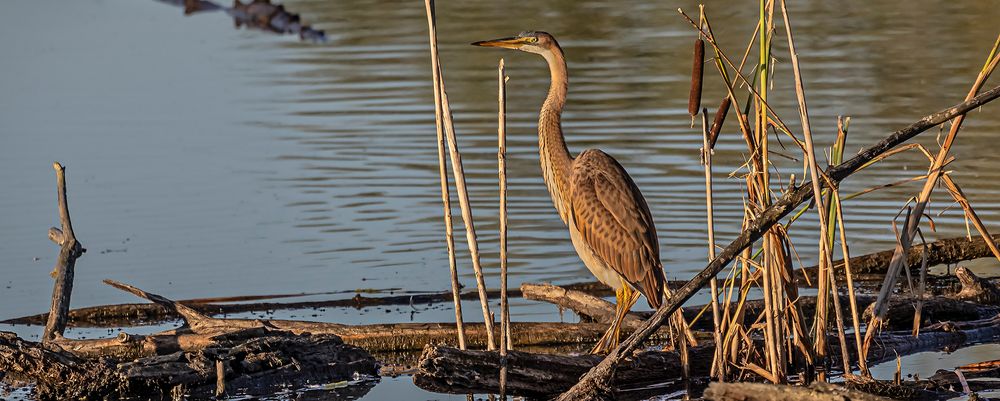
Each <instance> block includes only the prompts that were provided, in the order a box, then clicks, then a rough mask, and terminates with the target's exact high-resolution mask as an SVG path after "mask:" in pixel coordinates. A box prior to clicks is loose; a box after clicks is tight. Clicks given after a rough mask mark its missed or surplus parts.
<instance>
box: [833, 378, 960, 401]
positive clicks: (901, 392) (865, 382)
mask: <svg viewBox="0 0 1000 401" xmlns="http://www.w3.org/2000/svg"><path fill="white" fill-rule="evenodd" d="M844 386H845V387H847V388H850V389H853V390H858V391H862V392H865V393H868V394H874V395H877V396H881V397H888V398H890V399H893V400H906V401H944V400H948V399H952V398H955V397H958V396H960V395H962V394H961V393H957V392H955V391H952V390H951V389H948V388H933V387H932V386H928V382H927V381H924V380H921V381H903V382H900V383H898V384H897V383H895V382H893V381H888V380H873V379H870V378H866V377H862V376H848V377H846V378H845V380H844Z"/></svg>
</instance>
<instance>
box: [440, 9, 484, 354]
mask: <svg viewBox="0 0 1000 401" xmlns="http://www.w3.org/2000/svg"><path fill="white" fill-rule="evenodd" d="M424 6H425V8H426V11H427V26H428V29H429V31H430V42H431V43H430V44H431V60H432V68H434V74H435V77H436V81H437V85H436V87H435V88H434V89H435V91H436V92H438V94H439V95H438V98H439V99H440V100H441V110H440V115H441V119H442V120H443V122H444V132H445V138H446V139H447V143H448V151H449V155H450V156H451V168H452V172H453V173H454V175H455V188H456V190H457V191H458V201H459V206H460V207H461V210H462V221H463V222H464V223H465V238H466V241H467V242H468V243H469V253H470V255H471V257H472V268H473V270H474V271H475V273H476V288H477V289H478V290H479V303H480V306H482V309H483V321H484V323H485V325H486V336H487V340H486V346H487V349H488V350H494V349H496V340H495V338H494V328H493V316H492V313H490V306H489V299H488V298H487V296H486V282H485V280H484V278H483V268H482V265H481V263H480V258H479V243H478V241H477V240H476V228H475V223H474V222H473V217H472V206H471V205H470V202H469V193H468V191H467V189H466V184H465V169H464V167H463V166H462V154H461V153H460V152H459V150H458V139H457V138H456V135H455V125H454V121H452V118H451V105H450V104H449V102H448V92H447V91H446V90H445V84H444V74H443V72H442V68H441V63H440V58H439V56H438V48H437V28H436V21H435V14H434V0H424ZM435 66H436V67H435Z"/></svg>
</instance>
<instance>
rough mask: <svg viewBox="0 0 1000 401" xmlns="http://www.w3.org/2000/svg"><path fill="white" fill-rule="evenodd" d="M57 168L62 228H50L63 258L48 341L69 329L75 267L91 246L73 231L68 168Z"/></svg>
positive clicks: (58, 267) (47, 330)
mask: <svg viewBox="0 0 1000 401" xmlns="http://www.w3.org/2000/svg"><path fill="white" fill-rule="evenodd" d="M52 168H54V169H55V170H56V191H57V194H58V198H59V223H60V225H61V226H62V230H60V229H57V228H54V227H53V228H50V229H49V239H50V240H52V242H55V243H56V244H58V245H59V258H58V259H56V266H55V269H54V270H53V273H54V274H55V278H56V283H55V286H54V287H53V288H52V306H51V308H49V317H48V322H46V323H45V332H44V333H43V334H42V341H44V342H48V341H52V340H54V339H57V338H60V337H62V335H63V331H64V330H66V317H67V315H68V314H69V313H68V312H69V300H70V296H71V295H72V293H73V271H74V268H75V267H76V259H77V258H79V257H80V256H81V255H83V253H84V252H86V251H87V250H86V249H84V248H83V245H80V242H79V241H77V239H76V233H74V232H73V223H72V221H70V218H69V204H68V202H67V200H66V168H65V167H63V165H62V164H59V162H55V163H52Z"/></svg>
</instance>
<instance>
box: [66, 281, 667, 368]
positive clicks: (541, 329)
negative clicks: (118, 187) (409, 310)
mask: <svg viewBox="0 0 1000 401" xmlns="http://www.w3.org/2000/svg"><path fill="white" fill-rule="evenodd" d="M105 282H106V283H108V284H109V285H112V286H114V287H116V288H119V289H122V290H124V291H128V292H130V293H133V294H135V295H137V296H140V297H142V298H146V299H148V300H150V301H153V302H155V303H157V304H159V305H161V306H162V307H164V308H166V309H169V310H174V311H176V312H177V313H178V314H180V315H181V316H183V317H184V319H185V321H186V322H187V323H188V325H189V326H190V329H188V330H185V329H179V330H171V331H166V332H162V333H158V334H154V335H149V336H129V335H122V336H119V337H118V338H113V339H90V340H71V339H60V340H58V341H56V342H55V343H54V344H56V345H58V346H60V347H62V348H63V349H65V350H66V351H69V352H73V353H75V354H78V355H86V356H114V357H117V358H135V357H145V356H152V355H162V354H163V353H167V352H174V351H177V350H187V351H194V350H198V349H202V348H204V347H206V346H208V345H210V344H211V338H212V337H213V336H217V335H220V334H227V333H233V332H238V331H245V330H278V331H287V332H291V333H294V334H305V333H311V334H331V335H336V336H338V337H340V338H341V339H342V340H343V341H344V342H345V343H347V344H351V345H355V346H358V347H362V348H364V349H366V350H369V351H372V352H376V351H404V350H419V349H423V347H424V346H425V345H426V344H431V343H446V344H453V342H454V341H455V338H456V336H455V326H454V325H453V324H451V323H401V324H373V325H359V326H352V325H345V324H337V323H324V322H304V321H296V320H251V319H217V318H212V317H209V316H206V315H204V314H201V313H200V312H198V311H196V310H194V309H192V308H190V307H188V306H186V305H184V304H181V303H178V302H175V301H172V300H169V299H167V298H164V297H162V296H159V295H156V294H151V293H148V292H145V291H143V290H141V289H138V288H135V287H132V286H129V285H125V284H121V283H117V282H114V281H110V280H106V281H105ZM511 330H512V334H513V337H512V339H513V343H514V344H515V345H516V346H529V345H559V344H581V343H582V344H587V343H593V342H596V341H597V340H599V339H600V338H601V336H602V335H603V334H604V332H605V331H606V330H607V325H606V324H601V323H578V324H569V323H548V322H530V323H519V322H513V323H512V324H511ZM465 332H466V340H467V342H468V344H470V345H472V346H483V345H485V342H486V339H487V336H486V328H485V326H484V325H483V324H481V323H480V324H475V323H470V324H466V325H465ZM623 332H624V333H630V332H631V330H628V329H623ZM497 334H498V333H497ZM658 336H662V337H661V338H664V339H665V338H666V336H667V333H666V332H664V333H662V334H659V335H658Z"/></svg>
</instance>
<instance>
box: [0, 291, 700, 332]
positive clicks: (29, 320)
mask: <svg viewBox="0 0 1000 401" xmlns="http://www.w3.org/2000/svg"><path fill="white" fill-rule="evenodd" d="M676 283H679V284H676V285H678V286H679V285H683V283H684V282H676ZM672 285H673V284H672ZM560 287H561V288H565V289H568V290H576V291H581V292H584V293H587V294H592V295H597V296H610V295H614V293H613V292H611V290H610V289H609V287H607V286H605V285H604V284H601V283H599V282H596V281H595V282H584V283H575V284H567V285H562V286H560ZM499 294H500V292H499V290H490V291H488V292H487V295H488V296H489V297H490V298H495V297H497V296H499ZM303 295H306V294H303ZM507 295H508V297H512V298H513V297H521V296H522V294H521V291H520V290H519V289H514V288H512V289H509V290H508V292H507ZM282 297H287V296H284V295H283V296H282ZM461 297H462V299H469V300H478V299H479V293H477V292H475V291H468V292H464V293H462V295H461ZM211 299H212V298H207V299H205V298H202V299H196V300H181V301H177V302H181V303H183V304H185V305H188V306H189V307H191V308H192V309H194V310H197V311H198V312H201V313H203V314H206V315H225V314H235V313H246V312H264V311H273V310H290V309H318V308H357V309H361V308H368V307H375V306H388V305H430V304H435V303H441V302H451V301H452V294H451V292H450V291H448V292H436V293H429V294H413V295H391V296H385V297H366V296H364V295H362V294H361V293H357V294H355V295H354V296H353V297H351V298H345V299H334V300H326V301H307V302H256V303H241V304H216V303H206V300H211ZM47 318H48V314H47V313H43V314H39V315H32V316H24V317H19V318H14V319H7V320H4V321H0V323H3V324H42V323H44V322H45V320H46V319H47ZM177 318H180V315H178V314H176V313H174V312H172V311H171V310H169V309H168V308H164V307H163V306H161V305H158V304H148V303H145V304H140V303H132V304H116V305H99V306H91V307H85V308H78V309H73V310H71V311H70V312H69V322H68V327H121V326H128V325H133V324H136V323H138V322H142V323H150V324H151V323H161V322H164V321H166V320H169V319H177Z"/></svg>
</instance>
